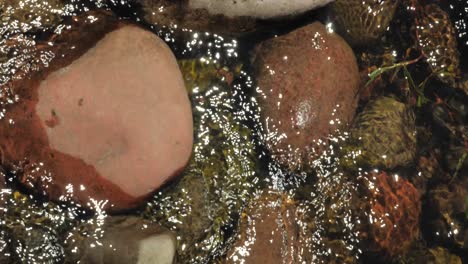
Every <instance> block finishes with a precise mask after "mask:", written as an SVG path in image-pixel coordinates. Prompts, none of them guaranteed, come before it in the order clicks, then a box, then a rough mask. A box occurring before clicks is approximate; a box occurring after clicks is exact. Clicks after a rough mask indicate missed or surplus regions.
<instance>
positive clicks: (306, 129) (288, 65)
mask: <svg viewBox="0 0 468 264" xmlns="http://www.w3.org/2000/svg"><path fill="white" fill-rule="evenodd" d="M255 67H256V69H257V71H258V75H257V76H258V77H257V81H258V86H259V88H260V90H261V91H260V94H259V103H260V107H261V114H262V121H263V124H264V130H265V131H264V134H265V141H266V143H267V146H268V148H269V149H270V151H271V154H272V156H273V158H274V159H276V160H277V161H278V162H279V163H281V164H283V165H285V166H287V167H289V168H290V169H292V170H296V169H300V168H301V167H307V165H310V162H312V160H313V159H314V158H315V156H317V154H320V153H321V151H322V149H323V148H324V144H325V143H326V142H327V141H328V139H329V137H330V135H331V134H333V132H335V131H336V130H337V129H339V128H343V127H345V126H346V124H348V123H349V122H350V121H351V120H352V118H353V116H354V112H355V109H356V101H357V92H358V89H359V83H360V80H359V72H358V66H357V63H356V58H355V56H354V53H353V51H352V50H351V48H350V47H349V46H348V44H346V42H345V41H344V40H343V39H342V38H341V37H340V36H338V35H337V34H334V33H331V32H329V31H327V29H326V28H325V27H324V26H323V25H322V24H320V23H319V22H315V23H313V24H310V25H308V26H305V27H302V28H299V29H297V30H295V31H293V32H291V33H288V34H286V35H283V36H279V37H276V38H272V39H270V40H267V41H265V42H263V43H261V44H260V45H259V46H258V47H257V49H256V53H255Z"/></svg>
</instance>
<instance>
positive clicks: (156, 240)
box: [137, 234, 175, 264]
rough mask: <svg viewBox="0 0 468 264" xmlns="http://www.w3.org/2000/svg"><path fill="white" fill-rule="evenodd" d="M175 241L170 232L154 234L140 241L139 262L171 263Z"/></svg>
mask: <svg viewBox="0 0 468 264" xmlns="http://www.w3.org/2000/svg"><path fill="white" fill-rule="evenodd" d="M174 255H175V242H174V240H173V238H172V237H171V236H170V235H169V234H161V235H157V236H152V237H148V238H145V239H143V240H142V241H140V247H139V249H138V262H137V264H171V263H172V262H173V260H174Z"/></svg>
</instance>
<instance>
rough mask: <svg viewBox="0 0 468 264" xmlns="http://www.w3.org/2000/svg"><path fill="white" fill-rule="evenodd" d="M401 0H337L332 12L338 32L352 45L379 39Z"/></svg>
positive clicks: (365, 43)
mask: <svg viewBox="0 0 468 264" xmlns="http://www.w3.org/2000/svg"><path fill="white" fill-rule="evenodd" d="M399 2H400V1H399V0H379V1H376V0H336V1H335V2H333V3H332V4H331V5H330V6H331V13H332V16H333V19H334V22H335V23H336V27H337V29H338V32H339V33H340V34H342V36H343V37H344V38H345V39H346V40H347V41H349V43H350V44H351V45H358V46H365V45H369V44H371V43H374V42H375V41H377V40H378V39H379V38H380V37H381V36H382V35H383V34H384V32H385V31H387V30H388V26H389V24H390V22H391V21H392V19H393V16H394V14H395V11H396V9H397V7H398V4H399Z"/></svg>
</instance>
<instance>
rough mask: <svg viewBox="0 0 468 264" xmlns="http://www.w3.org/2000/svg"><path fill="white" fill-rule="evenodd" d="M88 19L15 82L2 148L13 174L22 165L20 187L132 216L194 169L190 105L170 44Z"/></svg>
mask: <svg viewBox="0 0 468 264" xmlns="http://www.w3.org/2000/svg"><path fill="white" fill-rule="evenodd" d="M89 17H90V16H82V17H78V18H76V19H75V20H74V22H73V23H74V25H73V26H72V27H71V28H72V29H71V30H70V31H69V32H67V31H65V32H63V33H62V35H59V36H56V38H54V41H55V43H57V44H56V45H55V46H54V47H52V48H48V49H50V51H51V52H54V54H56V58H57V59H55V60H53V61H52V62H51V64H50V67H49V68H44V69H40V71H39V72H37V73H35V74H31V76H30V78H28V79H23V80H19V81H15V82H11V83H9V84H8V85H11V86H12V89H14V90H15V91H17V93H18V94H19V95H20V99H21V100H20V101H19V103H17V104H15V105H13V106H12V107H11V108H10V109H8V110H9V111H8V112H7V116H6V118H5V119H4V120H2V121H1V122H0V135H1V139H0V140H1V142H2V144H1V149H2V153H3V158H4V163H5V165H6V166H7V168H10V169H11V168H18V167H19V168H21V169H20V171H22V173H23V174H22V177H21V179H20V181H21V182H23V183H24V184H26V185H27V186H28V187H31V188H34V189H36V190H41V191H43V192H44V193H45V194H47V195H48V196H50V198H52V199H54V200H62V199H64V196H70V198H71V199H72V200H74V201H76V202H79V203H81V204H83V205H88V203H89V202H90V201H91V199H93V200H95V201H105V200H107V201H108V203H107V204H105V205H101V206H102V207H104V208H105V209H112V210H120V209H127V208H130V207H133V206H136V205H138V204H139V203H140V202H141V201H143V200H144V198H146V197H147V196H148V195H149V194H151V193H152V192H153V191H154V190H156V189H157V188H158V187H160V186H161V185H162V184H163V183H165V182H166V181H168V180H169V179H170V178H171V177H172V176H174V175H176V174H178V172H180V170H182V169H183V167H184V166H185V165H186V163H187V162H188V160H189V158H190V154H191V149H192V134H193V130H192V115H191V108H190V102H189V100H188V96H187V94H186V92H185V88H184V84H183V80H182V76H181V74H180V71H179V69H178V66H177V64H176V60H175V58H174V56H173V54H172V52H171V51H170V49H169V48H168V47H167V46H166V44H165V43H164V42H163V41H162V40H161V39H159V38H158V37H157V36H155V35H154V34H152V33H150V32H148V31H146V30H143V29H141V28H138V27H137V26H134V25H130V24H128V23H127V22H118V21H116V20H115V19H113V18H111V17H108V16H106V15H102V14H98V15H95V14H94V17H93V18H98V19H97V21H96V20H94V19H93V20H89ZM80 19H82V20H81V22H80ZM70 47H74V49H70ZM9 119H12V120H13V121H14V123H13V124H10V123H8V122H6V121H7V120H9ZM89 206H92V204H89Z"/></svg>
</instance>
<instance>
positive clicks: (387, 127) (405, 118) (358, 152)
mask: <svg viewBox="0 0 468 264" xmlns="http://www.w3.org/2000/svg"><path fill="white" fill-rule="evenodd" d="M343 149H344V152H347V153H351V155H350V154H348V155H349V156H348V157H347V158H346V157H345V158H343V159H342V161H341V162H342V165H344V166H345V167H348V168H351V167H356V166H364V167H371V168H375V167H377V168H388V169H391V168H395V167H398V166H405V165H408V164H410V163H411V162H412V161H413V160H414V157H415V155H416V127H415V116H414V113H413V111H412V110H411V109H409V108H408V107H407V106H406V105H405V104H403V103H401V102H398V101H397V100H395V99H393V98H390V97H381V98H378V99H376V100H375V101H372V102H370V103H369V104H368V105H367V106H366V107H365V109H364V110H363V112H362V113H360V114H359V115H358V116H357V117H356V120H355V124H354V126H353V128H352V129H351V137H350V140H349V142H348V143H347V144H346V146H345V147H344V148H343Z"/></svg>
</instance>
